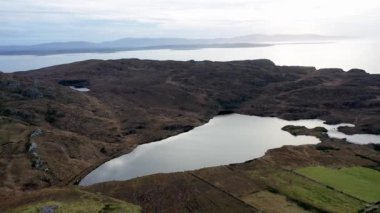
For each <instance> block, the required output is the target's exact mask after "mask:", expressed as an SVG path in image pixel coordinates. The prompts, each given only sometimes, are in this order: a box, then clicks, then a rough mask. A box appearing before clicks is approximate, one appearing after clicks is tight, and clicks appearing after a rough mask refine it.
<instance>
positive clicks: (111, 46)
mask: <svg viewBox="0 0 380 213" xmlns="http://www.w3.org/2000/svg"><path fill="white" fill-rule="evenodd" d="M344 38H346V37H341V36H322V35H314V34H299V35H287V34H278V35H263V34H252V35H245V36H239V37H232V38H215V39H186V38H123V39H119V40H114V41H105V42H101V43H92V42H85V41H72V42H54V43H44V44H37V45H27V46H0V55H51V54H62V53H95V52H117V51H128V50H144V49H145V50H147V49H201V48H234V47H256V46H263V45H265V46H267V45H273V44H272V43H275V42H316V41H331V40H338V39H344ZM263 43H264V44H263Z"/></svg>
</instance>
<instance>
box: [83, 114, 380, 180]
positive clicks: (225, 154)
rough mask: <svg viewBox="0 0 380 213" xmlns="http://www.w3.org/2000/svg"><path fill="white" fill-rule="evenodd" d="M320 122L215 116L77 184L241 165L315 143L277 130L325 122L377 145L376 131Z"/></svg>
mask: <svg viewBox="0 0 380 213" xmlns="http://www.w3.org/2000/svg"><path fill="white" fill-rule="evenodd" d="M323 122H324V121H322V120H298V121H286V120H282V119H279V118H269V117H257V116H247V115H239V114H231V115H223V116H217V117H215V118H213V119H211V120H210V121H209V122H208V123H207V124H205V125H203V126H200V127H197V128H195V129H193V130H191V131H189V132H186V133H182V134H179V135H177V136H173V137H170V138H167V139H164V140H161V141H159V142H154V143H149V144H144V145H141V146H138V147H137V148H136V149H135V150H133V151H132V152H131V153H129V154H126V155H123V156H121V157H119V158H115V159H113V160H110V161H108V162H106V163H104V164H103V165H101V166H100V167H98V168H97V169H95V170H94V171H92V172H91V173H90V174H89V175H88V176H86V177H85V178H84V179H83V180H82V181H81V183H80V185H90V184H94V183H99V182H105V181H112V180H128V179H132V178H135V177H139V176H144V175H149V174H155V173H168V172H178V171H185V170H194V169H199V168H204V167H211V166H219V165H227V164H231V163H240V162H244V161H247V160H251V159H254V158H258V157H261V156H263V155H264V154H265V152H266V151H267V150H268V149H273V148H278V147H281V146H283V145H301V144H316V143H319V140H318V139H317V138H315V137H312V136H297V137H295V136H292V135H291V134H289V133H288V132H285V131H283V130H281V128H282V127H284V126H286V125H301V126H306V127H308V128H313V127H317V126H323V127H325V128H326V129H328V130H329V135H331V136H333V137H335V136H337V137H345V138H347V139H348V140H349V141H351V142H355V143H361V144H367V143H370V142H372V143H380V136H378V135H354V136H347V135H344V134H343V133H339V132H338V131H337V127H338V126H340V125H350V124H340V125H326V124H324V123H323Z"/></svg>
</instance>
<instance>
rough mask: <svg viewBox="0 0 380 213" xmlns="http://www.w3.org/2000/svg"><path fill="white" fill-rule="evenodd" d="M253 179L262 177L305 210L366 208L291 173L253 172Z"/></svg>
mask: <svg viewBox="0 0 380 213" xmlns="http://www.w3.org/2000/svg"><path fill="white" fill-rule="evenodd" d="M250 175H251V177H253V178H255V177H261V179H262V181H264V182H265V183H266V184H267V185H268V186H270V187H271V188H273V189H274V190H275V191H277V192H278V193H279V194H282V195H285V196H286V197H288V198H290V199H291V200H294V201H297V202H298V203H300V205H302V206H304V207H305V208H308V207H312V208H315V209H318V210H322V211H326V212H347V213H348V212H358V211H359V210H361V209H363V208H364V207H365V206H366V203H365V202H364V201H360V200H358V199H355V198H353V197H350V196H348V195H345V194H342V193H339V192H337V191H335V190H333V189H330V188H328V187H325V186H324V185H322V184H318V183H316V182H314V181H312V180H310V179H308V178H305V177H303V176H300V175H298V174H295V173H293V172H289V171H278V170H277V171H276V170H273V171H270V172H268V173H264V174H263V173H261V174H260V173H258V172H257V171H255V172H252V173H251V174H250Z"/></svg>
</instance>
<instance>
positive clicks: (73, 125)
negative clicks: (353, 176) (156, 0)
mask: <svg viewBox="0 0 380 213" xmlns="http://www.w3.org/2000/svg"><path fill="white" fill-rule="evenodd" d="M68 86H74V87H78V88H80V87H86V88H89V89H90V91H89V92H86V93H82V92H78V91H75V90H73V89H71V88H69V87H68ZM0 101H1V102H0V145H1V147H0V153H1V155H0V168H1V170H0V171H1V173H0V180H1V181H0V196H1V197H0V198H1V199H2V201H3V202H4V203H8V204H9V203H12V202H10V198H12V197H10V195H15V196H21V198H20V199H21V201H22V200H23V198H22V197H24V195H25V194H29V193H37V194H38V190H40V189H43V188H47V187H50V188H51V187H63V186H67V185H71V184H75V183H77V182H78V181H79V180H80V179H81V178H82V177H83V176H84V175H85V174H87V173H88V172H89V171H91V170H92V169H94V168H95V167H96V166H98V165H100V164H101V163H102V162H104V161H106V160H109V159H111V158H114V157H116V156H119V155H121V154H123V153H128V152H130V151H131V150H133V148H134V147H136V146H137V145H138V144H143V143H148V142H153V141H157V140H160V139H162V138H166V137H169V136H172V135H175V134H178V133H180V132H184V131H188V130H190V129H192V128H193V127H195V126H199V125H201V124H203V123H205V122H207V121H208V120H209V119H210V118H212V117H213V116H215V115H218V114H224V113H231V112H236V113H241V114H250V115H259V116H277V117H281V118H284V119H301V118H302V119H307V118H320V119H323V120H326V121H327V122H328V123H338V122H347V123H353V124H355V125H356V127H355V128H343V129H341V130H342V131H344V132H346V133H372V134H380V75H370V74H368V73H365V72H364V71H363V70H358V69H354V70H350V71H348V72H344V71H343V70H340V69H320V70H317V69H315V68H313V67H285V66H276V65H275V64H274V63H272V62H271V61H268V60H255V61H234V62H210V61H202V62H195V61H188V62H176V61H149V60H137V59H131V60H110V61H102V60H90V61H84V62H78V63H73V64H68V65H60V66H54V67H49V68H44V69H40V70H34V71H28V72H20V73H13V74H1V73H0ZM309 132H315V130H314V131H313V130H309ZM317 133H318V132H317ZM297 134H299V133H297ZM318 134H320V133H318ZM322 139H323V140H325V141H324V143H323V144H329V145H328V146H327V147H333V148H331V149H329V148H327V151H326V150H321V147H319V148H318V146H299V147H284V148H281V149H278V150H272V151H269V152H268V153H267V154H266V155H265V156H264V157H263V158H261V159H260V160H255V161H252V162H247V163H243V164H240V165H231V166H225V167H217V168H211V169H205V170H200V171H194V172H187V173H177V174H169V175H154V176H149V177H144V178H141V179H137V180H131V181H127V182H121V183H114V182H112V183H105V184H98V185H95V186H90V187H88V188H86V189H85V190H89V191H93V192H99V191H100V192H102V193H104V194H106V195H109V196H112V197H116V198H118V199H124V200H126V201H128V202H133V203H135V204H138V205H141V206H142V207H143V210H146V211H149V210H157V211H164V210H166V211H179V209H187V210H188V211H202V210H203V211H211V210H213V211H218V209H219V210H220V209H228V208H229V209H231V210H232V209H240V208H241V209H242V211H254V210H257V207H258V206H260V204H258V203H257V202H256V201H257V199H253V198H252V197H250V196H258V195H257V194H256V195H253V194H252V192H254V191H255V192H258V191H260V192H262V193H264V195H265V196H267V195H268V193H270V192H271V190H272V191H273V189H276V190H279V189H280V188H281V186H277V185H276V186H272V184H273V183H274V182H275V181H269V183H268V180H271V177H269V175H270V174H272V173H273V172H274V171H275V172H279V171H283V170H284V169H287V170H286V172H291V171H293V170H294V169H297V168H299V167H306V166H314V165H323V166H329V167H331V166H332V167H343V166H372V167H374V168H377V166H378V164H379V152H378V151H376V147H375V146H372V145H367V146H359V145H352V144H349V143H346V142H344V141H335V142H334V141H331V139H329V138H322ZM323 147H325V145H323ZM326 153H327V154H326ZM256 168H265V169H262V171H263V173H262V174H255V175H248V177H247V173H251V172H252V170H256ZM268 169H269V170H268ZM259 171H261V170H259ZM265 171H271V172H265ZM285 176H286V175H285ZM227 177H228V178H231V180H222V179H223V178H227ZM260 177H261V178H260ZM220 178H222V179H220ZM247 178H248V179H247ZM286 178H288V176H286V177H285V179H286ZM213 181H216V182H213ZM147 183H151V185H149V184H147ZM218 184H221V185H220V186H219V185H218ZM230 184H232V185H230ZM239 184H242V185H241V186H240V185H239ZM249 185H252V186H249ZM224 187H227V188H224ZM250 187H251V188H250ZM126 189H127V190H126ZM45 190H48V189H45ZM66 190H69V189H66ZM235 190H242V191H238V192H235ZM245 190H247V191H245ZM280 191H281V190H280ZM271 193H273V192H271ZM162 195H167V197H166V196H162ZM173 196H175V197H173ZM202 196H203V197H204V199H203V198H202ZM265 196H264V197H265ZM269 196H270V197H275V198H276V199H279V200H282V201H283V199H285V198H286V197H288V198H289V195H287V194H286V192H281V193H280V194H275V195H272V194H269ZM278 196H279V197H278ZM281 196H284V197H281ZM275 198H273V199H275ZM194 199H195V201H194ZM337 199H338V198H337ZM249 200H255V203H253V204H252V203H251V204H249V203H250V201H249ZM21 201H20V202H21ZM192 201H194V202H192ZM282 201H279V202H282ZM15 202H16V201H15ZM297 202H299V201H297ZM297 202H296V201H294V203H293V204H294V208H299V205H298V204H297V205H296V203H297ZM16 203H17V202H16ZM25 203H28V202H26V201H25ZM210 203H213V205H210ZM247 203H248V204H247ZM301 203H307V205H308V206H311V207H310V208H312V210H316V211H317V210H321V209H320V207H318V206H316V205H312V204H313V203H312V204H310V203H311V202H301ZM363 203H364V202H363ZM363 203H358V204H357V205H356V207H358V206H363V205H364V204H363ZM285 204H286V203H284V205H285ZM362 204H363V205H362ZM9 205H10V206H12V204H9ZM225 205H227V206H228V208H227V207H226V206H225ZM286 205H287V204H286ZM4 206H6V205H5V204H4ZM207 208H209V209H207ZM348 208H349V207H348ZM322 210H326V209H323V208H322ZM328 210H329V209H328Z"/></svg>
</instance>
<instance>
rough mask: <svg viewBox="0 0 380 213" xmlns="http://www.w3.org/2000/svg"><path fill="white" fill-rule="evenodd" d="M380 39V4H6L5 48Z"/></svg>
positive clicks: (172, 0) (349, 0) (211, 0)
mask: <svg viewBox="0 0 380 213" xmlns="http://www.w3.org/2000/svg"><path fill="white" fill-rule="evenodd" d="M304 33H312V34H321V35H339V36H355V37H372V38H375V37H377V36H379V35H380V0H360V1H359V0H12V1H10V0H0V45H13V44H34V43H44V42H53V41H93V42H97V41H107V40H114V39H119V38H124V37H183V38H219V37H233V36H241V35H247V34H304Z"/></svg>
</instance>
